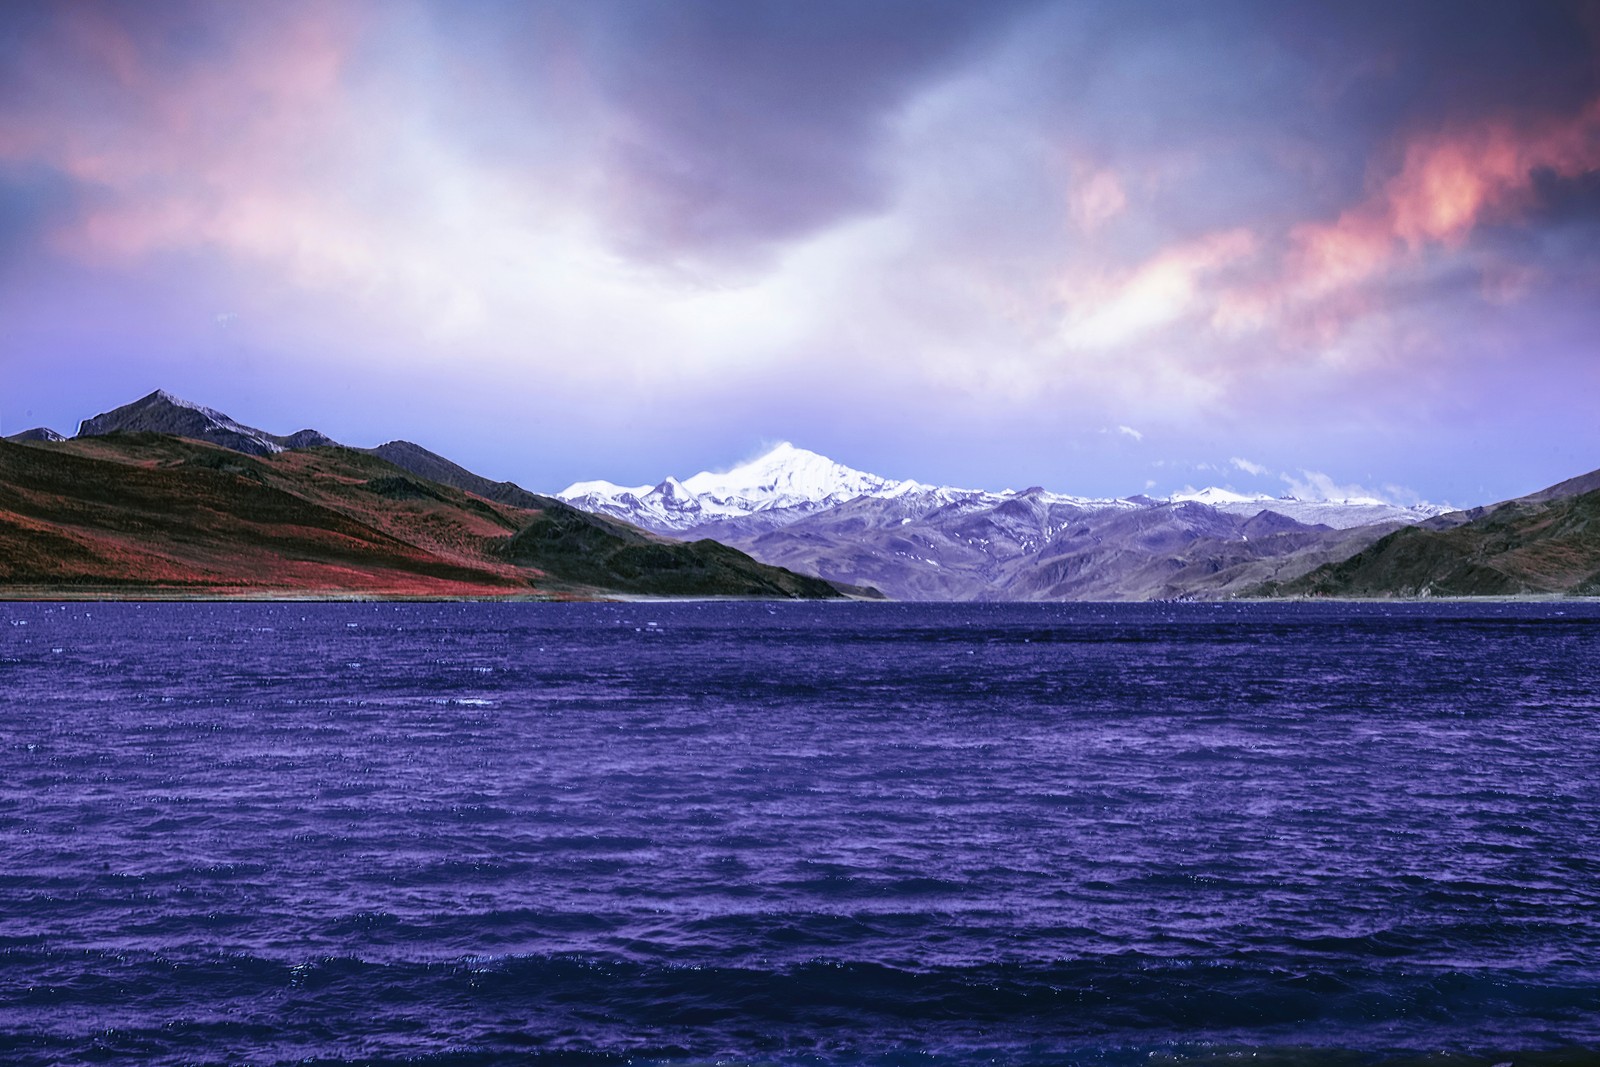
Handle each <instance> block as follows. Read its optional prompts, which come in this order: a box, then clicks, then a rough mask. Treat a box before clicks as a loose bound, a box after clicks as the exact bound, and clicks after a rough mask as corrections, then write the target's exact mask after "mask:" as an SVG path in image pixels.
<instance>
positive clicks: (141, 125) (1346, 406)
mask: <svg viewBox="0 0 1600 1067" xmlns="http://www.w3.org/2000/svg"><path fill="white" fill-rule="evenodd" d="M1597 355H1600V6H1597V5H1594V4H1584V3H1571V4H1566V3H1559V2H1543V0H1540V2H1528V3H1516V2H1495V3H1487V4H1475V3H1468V2H1464V0H1446V2H1439V3H1419V2H1413V3H1393V2H1386V3H1339V4H1327V3H1323V4H1315V5H1312V4H1306V5H1299V4H1292V3H1286V2H1283V0H1265V2H1262V3H1227V2H1222V0H1210V2H1207V3H1199V4H1188V3H1153V2H1152V3H1145V4H1141V3H1127V2H1125V0H1117V2H1111V3H1103V4H1102V3H1093V2H1073V3H1049V2H1018V3H991V2H985V3H972V2H968V0H960V2H956V3H934V2H927V0H915V2H910V0H908V2H898V0H896V2H872V0H848V2H842V3H827V2H818V0H806V2H800V0H786V2H781V3H773V2H763V0H754V2H752V0H725V2H715V3H699V2H688V0H673V2H663V3H640V2H636V0H625V2H620V3H615V4H611V3H606V2H603V0H576V2H572V3H525V2H521V0H518V2H508V3H492V2H459V0H449V2H440V3H420V2H407V0H382V2H374V3H371V4H363V3H357V2H338V3H317V2H305V3H302V2H295V0H285V2H274V3H271V4H242V3H241V4H231V3H229V4H219V3H193V4H190V3H164V2H160V0H156V2H150V0H145V2H130V3H93V2H71V3H60V4H54V5H52V4H49V3H37V4H5V5H3V6H0V429H3V432H5V433H10V432H14V431H16V430H20V429H23V428H24V427H26V426H31V425H36V424H41V423H42V424H46V425H50V426H53V427H55V428H56V429H59V430H63V431H66V432H71V431H72V430H74V429H75V428H76V425H77V422H78V420H80V419H82V418H85V417H87V416H90V415H93V414H95V413H97V412H100V411H104V410H106V409H108V408H111V407H115V406H117V405H119V404H122V403H125V402H127V401H129V400H132V399H134V398H136V397H138V396H141V395H143V394H144V393H147V392H149V391H150V390H152V389H155V388H158V387H160V388H165V389H168V390H170V391H172V392H174V393H177V394H178V395H180V396H185V397H188V398H190V399H194V400H198V401H201V402H204V403H207V404H210V405H211V406H213V407H217V408H221V409H222V410H224V411H226V412H227V413H229V414H230V415H232V416H234V417H235V418H237V419H240V420H241V421H244V422H247V423H251V424H253V425H258V426H262V427H264V428H266V429H269V430H273V431H276V432H288V431H291V430H295V429H298V428H300V427H302V426H314V427H316V428H318V429H320V430H323V431H325V432H327V433H329V434H332V435H333V436H334V437H337V438H339V439H341V440H344V441H348V442H350V443H353V444H376V443H378V442H380V441H383V440H388V439H391V438H395V437H405V438H410V439H412V440H416V441H418V442H420V443H422V444H424V445H427V446H428V447H430V448H433V449H435V450H436V451H439V452H442V453H444V454H445V455H447V456H450V457H451V458H453V459H456V460H457V461H459V462H461V463H464V464H465V465H467V466H469V467H471V468H473V469H475V470H478V471H480V472H481V473H484V474H487V475H491V476H494V477H498V478H511V479H514V480H516V481H518V482H520V483H522V484H524V485H527V486H529V487H530V488H535V489H545V490H554V489H559V488H561V487H562V486H564V485H565V484H567V483H568V482H570V481H573V480H575V479H579V478H609V479H612V480H614V481H619V482H626V483H634V482H646V481H654V480H656V479H658V478H659V477H661V476H662V475H665V474H668V473H673V474H678V475H680V476H682V475H687V474H691V473H693V472H695V471H697V470H700V469H701V468H704V467H718V466H726V465H729V464H731V463H733V462H735V461H737V460H740V459H744V458H748V457H750V456H751V455H753V454H755V453H756V452H758V451H760V450H761V448H762V446H763V445H765V444H768V443H771V442H774V441H778V440H791V441H793V442H795V443H796V444H799V445H802V446H804V447H808V448H811V449H814V450H816V451H819V452H824V453H827V454H828V455H831V456H833V457H834V458H835V459H838V460H840V461H842V462H845V463H848V464H850V465H852V466H856V467H861V468H864V469H867V470H872V471H875V472H877V473H880V474H884V475H888V476H893V477H914V478H918V479H921V480H923V481H932V482H944V483H952V484H958V485H974V486H982V487H987V488H1000V487H1004V486H1008V485H1009V486H1014V487H1022V486H1025V485H1029V484H1042V485H1045V486H1046V487H1049V488H1052V489H1057V490H1061V491H1066V492H1080V493H1096V494H1101V493H1104V494H1126V493H1134V492H1140V491H1154V492H1167V491H1171V490H1176V489H1181V488H1183V487H1185V486H1188V485H1195V486H1199V485H1206V484H1218V485H1227V486H1232V487H1233V488H1236V489H1239V490H1241V491H1246V490H1248V491H1269V492H1280V491H1284V490H1287V489H1290V488H1292V487H1296V486H1299V487H1302V488H1304V487H1310V488H1312V489H1315V488H1316V487H1318V486H1321V487H1322V488H1323V489H1324V490H1326V491H1332V492H1336V491H1337V489H1338V487H1346V486H1361V487H1363V488H1364V489H1365V490H1368V491H1372V492H1375V493H1377V494H1378V495H1385V496H1388V497H1390V498H1392V499H1396V500H1399V501H1409V500H1414V499H1418V498H1425V499H1430V500H1434V501H1440V502H1451V503H1457V504H1473V503H1481V502H1485V501H1488V500H1492V499H1498V498H1502V497H1505V496H1510V495H1514V494H1518V493H1522V492H1526V491H1529V490H1532V489H1535V488H1539V487H1541V486H1543V485H1546V484H1549V483H1551V482H1555V481H1559V480H1561V479H1563V478H1566V477H1568V476H1571V475H1574V474H1578V473H1581V472H1584V471H1588V470H1591V469H1594V468H1596V467H1600V358H1597Z"/></svg>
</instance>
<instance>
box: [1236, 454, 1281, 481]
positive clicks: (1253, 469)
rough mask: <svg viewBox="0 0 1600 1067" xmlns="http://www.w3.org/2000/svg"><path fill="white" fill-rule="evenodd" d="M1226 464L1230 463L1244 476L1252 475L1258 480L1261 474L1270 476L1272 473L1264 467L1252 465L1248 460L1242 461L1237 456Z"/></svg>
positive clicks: (1257, 464)
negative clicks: (1243, 473)
mask: <svg viewBox="0 0 1600 1067" xmlns="http://www.w3.org/2000/svg"><path fill="white" fill-rule="evenodd" d="M1228 462H1229V463H1232V464H1233V465H1234V467H1236V468H1238V469H1239V470H1242V471H1244V472H1245V473H1246V474H1253V475H1255V476H1256V477H1258V478H1259V477H1261V476H1262V475H1263V474H1271V473H1272V472H1271V471H1270V470H1268V469H1267V468H1266V467H1263V466H1262V465H1261V464H1259V463H1252V462H1250V461H1249V460H1248V459H1242V458H1240V457H1239V456H1234V457H1233V458H1232V459H1230V460H1229V461H1228Z"/></svg>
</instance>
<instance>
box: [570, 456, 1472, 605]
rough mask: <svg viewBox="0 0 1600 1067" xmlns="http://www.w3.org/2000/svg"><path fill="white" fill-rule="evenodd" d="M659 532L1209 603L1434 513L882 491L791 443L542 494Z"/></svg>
mask: <svg viewBox="0 0 1600 1067" xmlns="http://www.w3.org/2000/svg"><path fill="white" fill-rule="evenodd" d="M557 495H558V496H559V497H560V498H561V499H562V500H565V501H566V502H568V503H570V504H573V505H575V506H577V507H580V508H583V509H585V510H588V511H596V512H599V513H601V514H604V515H609V516H612V517H615V518H620V519H623V520H626V521H628V522H631V523H634V524H636V525H639V526H643V527H645V528H647V529H650V530H654V531H656V532H658V533H664V534H668V535H672V536H679V537H687V538H700V537H709V538H711V539H713V540H716V541H720V542H722V543H723V544H726V545H730V546H732V547H735V548H738V549H741V550H743V551H746V552H748V553H750V554H751V555H752V556H754V557H756V558H757V559H760V560H762V561H763V562H767V563H774V564H778V565H780V566H786V567H789V568H791V569H793V570H797V571H800V572H801V573H808V574H816V575H820V576H823V577H826V578H829V579H832V580H837V581H843V582H849V583H852V584H860V585H869V586H874V587H876V588H878V589H880V590H882V591H883V592H884V593H886V594H888V595H889V596H891V597H894V598H896V599H907V600H930V599H931V600H941V599H942V600H966V599H986V600H987V599H994V600H1040V599H1042V600H1057V599H1068V600H1071V599H1110V600H1117V599H1147V598H1152V597H1172V596H1222V595H1227V594H1228V593H1231V592H1236V591H1239V590H1243V589H1248V588H1251V587H1253V586H1254V585H1255V584H1257V583H1259V582H1262V581H1266V580H1282V579H1285V578H1292V577H1294V576H1296V575H1298V574H1299V573H1302V572H1303V571H1305V570H1309V569H1310V568H1312V567H1314V566H1316V565H1318V564H1319V563H1321V562H1325V561H1327V560H1329V559H1335V558H1340V559H1342V558H1344V557H1345V556H1348V555H1349V554H1352V553H1354V552H1356V551H1359V550H1360V549H1361V548H1363V547H1365V546H1366V545H1368V544H1370V543H1372V542H1373V541H1375V540H1377V539H1378V538H1379V537H1381V536H1383V534H1384V533H1386V532H1388V531H1389V530H1392V529H1394V528H1396V527H1397V526H1399V525H1401V524H1411V523H1417V522H1421V521H1423V520H1425V519H1428V518H1431V517H1432V516H1434V515H1437V514H1439V513H1441V512H1442V511H1444V510H1445V509H1443V508H1438V507H1433V506H1431V505H1422V506H1419V507H1413V508H1404V507H1399V506H1397V505H1393V504H1388V503H1385V502H1384V501H1381V500H1375V499H1371V498H1360V499H1351V500H1299V499H1295V498H1293V497H1270V496H1266V495H1265V494H1256V495H1247V494H1243V493H1237V492H1234V491H1232V490H1229V489H1222V488H1216V487H1212V488H1208V489H1200V490H1185V491H1184V492H1182V493H1177V494H1174V495H1173V496H1172V497H1170V498H1166V499H1156V498H1152V497H1148V496H1131V497H1127V498H1123V499H1101V498H1091V497H1078V496H1068V495H1066V494H1062V493H1052V492H1047V491H1046V490H1044V489H1041V488H1039V487H1037V486H1035V487H1032V488H1028V489H1023V490H1021V491H1013V490H1009V489H1008V490H1004V491H1001V492H991V491H987V490H981V489H959V488H955V487H951V486H933V485H925V484H923V483H920V482H916V481H911V480H901V481H895V480H893V479H889V478H883V477H880V476H878V475H874V474H869V473H867V472H865V471H859V470H856V469H854V468H852V467H846V466H844V465H843V464H840V463H836V462H834V461H833V460H831V459H828V458H827V457H826V456H821V455H818V454H817V453H815V452H810V451H807V450H805V449H803V448H796V447H795V446H793V445H790V444H783V445H779V446H778V447H777V448H774V449H772V450H771V451H769V452H767V453H766V454H765V455H762V456H761V457H759V458H758V459H755V460H753V461H751V462H749V463H746V464H742V465H740V466H738V467H735V468H733V469H732V470H729V471H726V472H723V473H712V472H709V471H704V472H701V473H700V474H696V475H695V476H694V477H692V478H685V479H683V480H682V481H680V480H678V479H676V478H667V479H665V480H663V481H662V482H660V483H659V484H657V485H654V486H648V485H641V486H619V485H614V484H612V483H610V482H579V483H577V484H575V485H571V486H568V487H567V488H566V489H565V490H563V491H562V492H561V493H559V494H557Z"/></svg>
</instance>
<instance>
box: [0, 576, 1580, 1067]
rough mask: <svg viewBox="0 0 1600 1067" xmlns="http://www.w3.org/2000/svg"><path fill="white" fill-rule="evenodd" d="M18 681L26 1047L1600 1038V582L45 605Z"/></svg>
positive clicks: (157, 1053) (16, 1047)
mask: <svg viewBox="0 0 1600 1067" xmlns="http://www.w3.org/2000/svg"><path fill="white" fill-rule="evenodd" d="M0 694H3V699H4V713H3V716H0V860H3V864H0V1052H3V1055H0V1059H3V1060H4V1061H5V1062H8V1063H40V1064H44V1063H61V1062H71V1063H140V1064H180V1063H182V1064H190V1063H213V1062H215V1063H228V1062H248V1063H255V1064H269V1063H272V1064H275V1063H299V1062H315V1063H319V1064H344V1063H387V1062H406V1063H422V1064H438V1065H455V1064H462V1065H466V1064H472V1065H490V1064H529V1063H536V1064H543V1063H550V1064H556V1063H560V1064H585V1065H587V1064H595V1065H599V1064H609V1063H621V1062H624V1061H631V1062H635V1063H710V1062H732V1063H765V1064H790V1063H793V1064H806V1065H810V1067H831V1065H836V1064H838V1065H857V1064H862V1065H866V1064H873V1065H876V1064H883V1065H891V1064H892V1065H912V1064H916V1065H927V1067H940V1065H944V1064H968V1063H978V1062H983V1063H996V1064H1003V1065H1008V1064H1017V1065H1032V1064H1040V1065H1043V1064H1095V1065H1101V1064H1104V1065H1117V1064H1130V1065H1131V1064H1135V1063H1137V1064H1149V1063H1164V1064H1188V1063H1197V1064H1201V1063H1203V1064H1211V1063H1215V1064H1223V1063H1235V1062H1240V1061H1241V1057H1252V1056H1253V1057H1254V1058H1253V1059H1248V1062H1254V1063H1282V1064H1292V1063H1339V1064H1346V1063H1348V1064H1366V1063H1412V1062H1417V1063H1421V1062H1427V1063H1434V1064H1440V1063H1458V1062H1459V1063H1462V1064H1466V1063H1474V1064H1477V1063H1482V1064H1485V1065H1487V1064H1490V1063H1495V1062H1501V1061H1504V1060H1508V1059H1512V1058H1513V1057H1515V1060H1516V1062H1517V1063H1518V1064H1530V1063H1574V1064H1575V1063H1580V1062H1594V1060H1595V1058H1596V1057H1597V1056H1600V921H1597V920H1600V774H1597V772H1600V757H1597V755H1596V753H1600V604H1597V603H1573V602H1568V603H1539V604H1513V603H1484V604H1461V603H1440V604H1343V605H1339V604H1306V603H1290V604H1237V605H1235V604H1217V605H1211V604H1156V605H1085V604H1072V605H981V604H977V605H971V604H969V605H911V604H865V603H849V604H799V603H774V604H764V603H677V604H666V603H629V604H581V605H557V604H487V603H486V604H463V603H451V604H312V603H276V604H272V603H258V604H232V603H209V604H100V603H74V604H15V603H13V604H0ZM1441 1054H1448V1055H1446V1056H1444V1058H1440V1055H1441ZM1430 1056H1431V1057H1432V1058H1426V1057H1430Z"/></svg>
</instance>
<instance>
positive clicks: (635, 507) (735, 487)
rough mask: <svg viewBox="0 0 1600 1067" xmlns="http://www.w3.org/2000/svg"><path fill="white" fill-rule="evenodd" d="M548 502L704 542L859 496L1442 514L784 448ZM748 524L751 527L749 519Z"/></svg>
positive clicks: (1421, 508) (1405, 518)
mask: <svg viewBox="0 0 1600 1067" xmlns="http://www.w3.org/2000/svg"><path fill="white" fill-rule="evenodd" d="M556 496H557V497H558V498H560V499H561V500H564V501H566V502H567V503H569V504H572V505H574V506H576V507H580V508H583V509H584V510H585V511H592V512H596V513H599V514H602V515H609V516H612V517H613V518H619V519H623V520H626V521H627V522H631V523H634V524H635V525H638V526H643V527H645V528H646V529H650V530H655V531H656V532H658V533H667V534H676V533H683V532H685V531H691V530H692V531H695V532H696V533H699V534H701V535H703V536H712V537H715V536H716V535H717V532H718V528H719V527H721V526H724V525H728V524H733V525H736V526H738V527H739V528H740V529H742V530H744V531H746V532H748V531H749V530H751V529H755V528H759V529H763V530H766V529H775V528H777V527H780V526H786V525H788V524H790V523H793V522H797V521H799V520H800V519H802V518H805V517H807V516H809V515H815V514H817V513H819V512H822V511H827V510H828V509H830V508H835V507H838V506H839V505H841V504H845V503H847V502H849V501H852V500H857V499H860V498H863V497H865V498H869V499H874V500H897V501H900V502H901V504H902V505H903V506H902V507H901V508H900V509H898V510H899V511H900V512H901V514H900V516H899V519H900V521H902V522H903V523H904V522H910V521H913V520H914V519H916V518H920V517H921V516H923V515H926V514H929V513H931V512H933V511H934V510H936V509H941V508H956V509H958V510H961V511H967V512H971V511H985V510H988V509H991V508H996V507H999V506H1000V505H1002V504H1004V503H1006V502H1007V501H1009V500H1015V499H1019V498H1024V497H1025V498H1027V499H1028V500H1029V501H1031V502H1032V504H1033V506H1044V507H1052V506H1056V505H1064V506H1066V507H1068V508H1069V509H1070V510H1072V511H1073V512H1075V513H1076V512H1083V511H1102V510H1123V509H1127V508H1134V507H1141V506H1151V505H1155V504H1161V503H1171V504H1178V503H1184V502H1194V503H1199V504H1204V505H1206V506H1207V507H1211V508H1215V509H1216V510H1217V511H1220V512H1223V513H1225V514H1228V515H1237V516H1240V517H1242V518H1252V517H1254V516H1256V515H1259V514H1260V513H1261V512H1263V511H1271V512H1275V513H1277V514H1279V515H1283V516H1285V517H1287V518H1290V519H1293V520H1295V521H1296V522H1298V523H1304V524H1305V525H1308V526H1318V525H1321V526H1328V527H1331V528H1333V529H1335V530H1348V529H1352V528H1354V527H1357V526H1370V525H1372V524H1374V523H1380V522H1404V523H1417V522H1422V521H1423V520H1425V519H1430V518H1433V517H1434V516H1435V515H1441V514H1444V513H1445V512H1446V511H1448V510H1450V509H1448V508H1443V507H1439V506H1438V505H1435V504H1418V505H1415V506H1412V507H1403V506H1401V505H1398V504H1390V503H1387V502H1385V501H1382V500H1378V499H1375V498H1372V497H1355V498H1350V499H1344V500H1301V499H1299V498H1296V497H1292V496H1280V497H1273V496H1268V495H1266V494H1264V493H1256V494H1245V493H1237V492H1234V491H1233V490H1231V489H1221V488H1217V487H1215V486H1212V487H1209V488H1206V489H1187V490H1184V491H1183V492H1179V493H1174V494H1173V495H1172V496H1171V497H1169V498H1166V499H1164V500H1162V499H1152V498H1149V497H1129V498H1121V499H1103V498H1093V497H1080V496H1071V495H1067V494H1064V493H1051V492H1047V491H1045V490H1043V489H1040V488H1038V487H1033V488H1030V489H1024V490H1022V491H1020V492H1016V491H1013V490H1009V489H1008V490H1003V491H1000V492H992V491H988V490H982V489H959V488H955V487H953V486H934V485H925V484H923V483H921V482H916V481H912V480H910V479H905V480H900V481H896V480H894V479H890V478H884V477H881V476H879V475H876V474H869V473H867V472H866V471H860V470H856V469H855V468H853V467H847V466H845V465H844V464H842V463H838V462H835V461H834V460H831V459H829V458H828V457H827V456H823V455H819V454H818V453H816V452H812V451H809V450H807V449H804V448H797V447H795V446H794V445H792V444H789V443H788V442H784V443H783V444H780V445H778V446H777V447H775V448H773V449H771V450H769V451H768V452H766V453H764V454H763V455H761V456H760V457H758V458H756V459H753V460H751V461H750V462H748V463H744V464H741V465H739V466H737V467H734V468H733V469H731V470H728V471H724V472H721V473H713V472H711V471H701V472H700V473H699V474H696V475H694V476H693V477H691V478H685V479H683V480H682V481H679V480H678V479H677V478H672V477H668V478H666V479H664V480H663V481H661V482H660V483H659V484H657V485H653V486H651V485H637V486H622V485H616V484H614V483H612V482H607V481H589V482H575V483H573V484H572V485H569V486H568V487H567V488H565V489H563V490H562V491H561V492H559V493H557V494H556ZM947 517H950V516H947ZM752 519H753V520H755V521H747V520H752Z"/></svg>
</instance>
